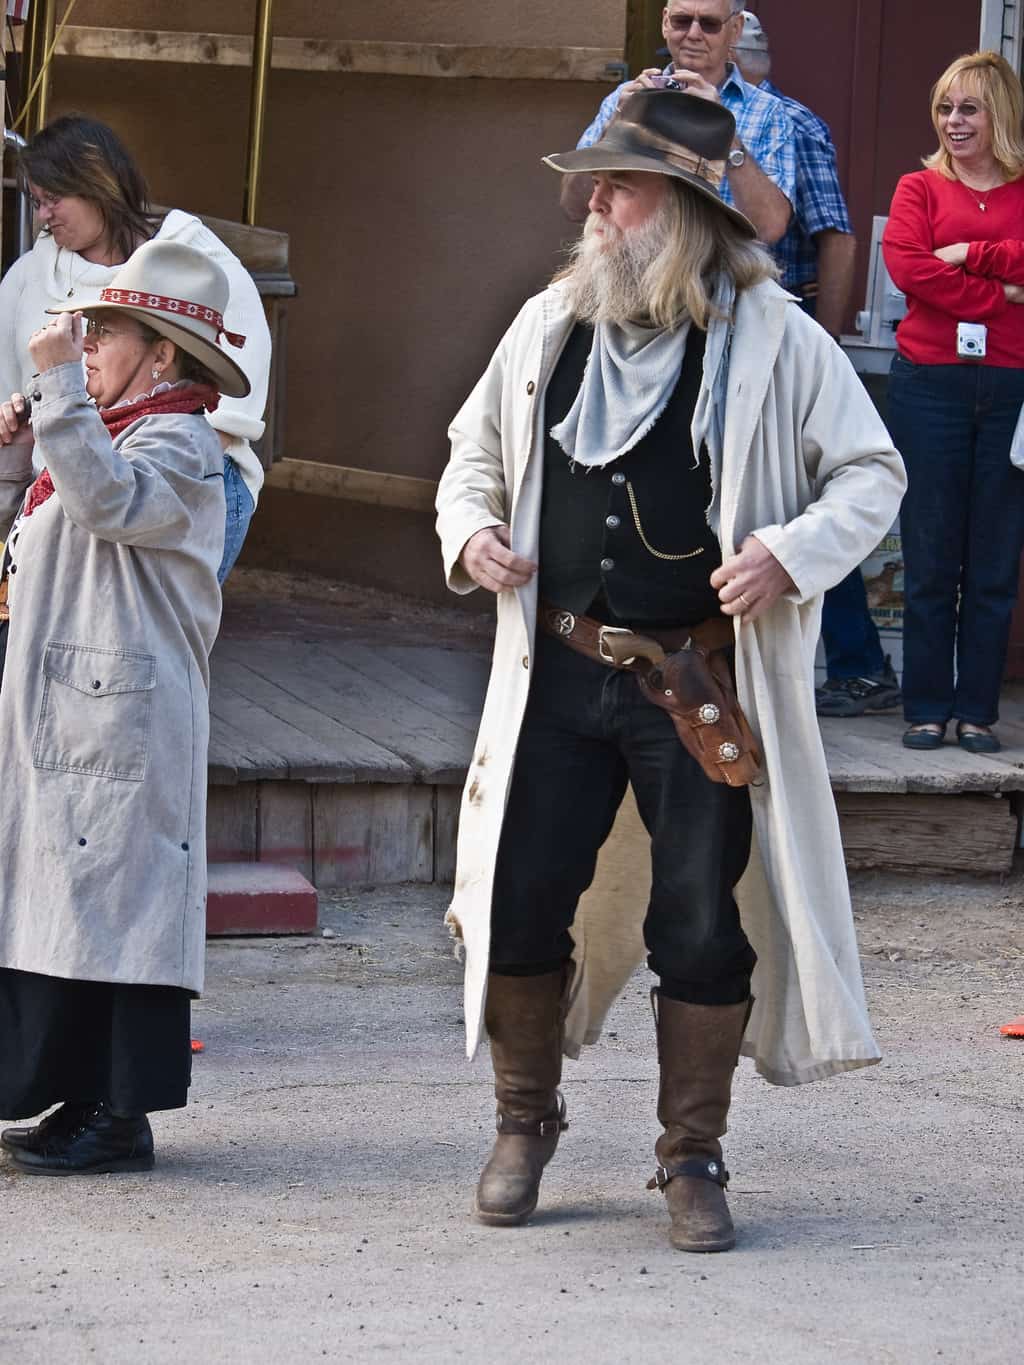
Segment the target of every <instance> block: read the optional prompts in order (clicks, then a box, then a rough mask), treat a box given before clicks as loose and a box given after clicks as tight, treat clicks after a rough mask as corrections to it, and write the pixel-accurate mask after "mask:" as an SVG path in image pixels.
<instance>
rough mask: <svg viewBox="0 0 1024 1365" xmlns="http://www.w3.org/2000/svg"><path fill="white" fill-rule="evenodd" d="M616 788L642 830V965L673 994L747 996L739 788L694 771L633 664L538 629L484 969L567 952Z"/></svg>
mask: <svg viewBox="0 0 1024 1365" xmlns="http://www.w3.org/2000/svg"><path fill="white" fill-rule="evenodd" d="M627 783H632V786H633V792H634V794H635V796H636V803H637V808H638V810H639V812H640V818H641V819H642V820H643V822H644V824H645V825H646V827H647V832H648V833H649V834H650V836H651V892H650V901H649V903H648V906H647V917H646V919H645V921H644V940H645V942H646V945H647V950H648V953H649V957H648V966H649V967H650V968H651V970H652V971H653V972H655V973H656V974H657V975H658V976H659V977H660V978H661V983H662V988H663V989H664V990H665V991H666V992H667V993H668V994H669V995H670V996H671V997H672V998H673V999H676V1000H684V1001H688V1002H689V1003H691V1004H695V1005H729V1004H736V1003H738V1002H739V1001H741V1000H746V999H747V997H748V996H749V994H750V973H751V971H752V970H753V967H754V963H755V962H756V960H757V959H756V955H755V953H754V950H753V948H752V947H751V946H750V943H749V942H748V940H747V937H746V935H745V934H744V932H743V928H742V926H741V924H740V917H739V911H738V910H737V908H736V901H735V899H734V897H733V888H734V887H735V885H736V883H737V882H738V881H739V879H740V877H741V876H742V875H743V871H744V868H745V867H746V865H747V861H748V859H749V857H750V839H751V813H750V797H749V795H748V793H747V789H746V788H745V787H727V786H724V785H722V784H720V783H717V782H712V781H711V780H710V778H708V777H706V776H705V774H704V772H703V770H702V769H701V767H700V765H699V764H698V763H697V762H696V760H695V759H693V758H691V757H690V755H689V754H688V753H687V751H686V750H685V749H684V748H683V746H682V744H680V742H679V738H678V736H677V735H676V732H675V729H674V727H673V725H672V721H671V720H670V719H669V717H668V716H667V715H666V714H665V712H664V711H660V710H659V709H658V708H657V707H656V706H654V705H653V704H652V703H651V702H649V701H647V700H646V699H645V698H644V696H643V694H642V693H641V691H640V688H639V686H638V684H637V680H636V678H635V677H634V676H633V674H632V673H626V672H623V671H620V670H617V669H611V668H606V667H605V666H604V665H603V664H598V663H594V662H592V661H591V660H590V659H587V658H583V657H582V656H581V655H579V654H576V653H574V652H573V650H571V649H569V647H568V646H567V645H564V644H561V643H560V642H559V641H558V640H553V639H550V638H549V637H548V636H546V635H538V637H537V654H536V659H535V667H534V674H533V679H532V683H531V687H530V698H529V701H528V703H527V707H526V716H525V718H524V721H523V728H522V730H521V732H520V735H519V744H518V747H517V749H516V761H515V769H514V772H513V776H512V786H511V789H510V792H509V800H508V806H507V809H506V812H505V822H504V824H503V826H502V833H501V843H500V846H499V850H498V858H497V863H496V867H495V878H494V896H493V901H492V913H491V957H490V961H491V968H492V970H497V971H499V972H505V973H507V974H511V975H532V974H534V973H536V972H539V971H552V970H555V969H557V967H558V966H559V964H560V963H561V962H563V961H564V960H565V959H566V958H567V957H568V956H569V954H570V953H571V952H572V946H573V942H572V938H571V936H570V932H569V931H570V929H571V927H572V922H573V918H574V917H575V914H576V903H577V901H578V900H579V898H580V896H581V895H582V894H583V892H584V891H585V890H586V889H587V887H588V886H589V885H590V883H591V880H592V879H593V876H594V868H595V865H596V861H597V853H598V849H599V848H600V847H601V845H602V844H603V843H604V841H605V839H606V838H607V837H608V834H609V831H610V830H611V827H612V822H613V821H614V819H615V813H616V811H617V810H618V807H619V803H620V802H621V801H622V798H623V796H624V794H625V791H626V785H627ZM471 799H472V797H471ZM490 799H491V800H495V799H499V800H500V795H499V794H498V793H495V792H493V791H492V792H491V794H490Z"/></svg>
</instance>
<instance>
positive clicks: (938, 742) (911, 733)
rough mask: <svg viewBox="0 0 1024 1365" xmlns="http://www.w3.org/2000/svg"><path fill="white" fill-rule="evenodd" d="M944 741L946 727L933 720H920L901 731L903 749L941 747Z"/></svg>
mask: <svg viewBox="0 0 1024 1365" xmlns="http://www.w3.org/2000/svg"><path fill="white" fill-rule="evenodd" d="M945 742H946V727H945V726H944V725H941V726H940V725H939V724H938V722H937V721H936V722H935V727H934V728H933V727H932V723H931V722H930V721H922V722H921V723H920V724H919V725H912V726H911V727H910V729H909V730H905V731H904V732H903V747H904V749H941V748H942V746H943V744H945Z"/></svg>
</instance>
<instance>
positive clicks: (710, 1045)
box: [647, 990, 753, 1251]
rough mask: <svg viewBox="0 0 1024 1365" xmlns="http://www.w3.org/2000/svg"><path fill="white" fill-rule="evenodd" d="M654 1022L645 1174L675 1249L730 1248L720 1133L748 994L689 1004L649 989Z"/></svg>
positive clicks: (732, 1238) (731, 1235)
mask: <svg viewBox="0 0 1024 1365" xmlns="http://www.w3.org/2000/svg"><path fill="white" fill-rule="evenodd" d="M651 1002H652V1004H653V1005H654V1012H655V1019H656V1021H657V1029H658V1064H659V1066H660V1068H661V1086H660V1089H659V1091H658V1118H659V1119H660V1120H661V1122H662V1124H663V1125H664V1128H665V1131H664V1133H662V1135H661V1137H660V1138H659V1139H658V1141H657V1143H656V1145H655V1149H654V1150H655V1155H656V1156H657V1158H658V1162H659V1165H658V1169H657V1171H656V1172H655V1174H654V1178H653V1179H652V1180H649V1181H648V1182H647V1188H648V1189H649V1190H653V1189H660V1190H662V1191H663V1192H664V1195H665V1199H666V1201H667V1203H668V1211H669V1215H670V1217H671V1219H672V1230H671V1233H670V1240H671V1242H672V1245H673V1246H674V1247H676V1248H677V1249H678V1250H679V1251H728V1250H729V1248H730V1247H733V1246H735V1245H736V1233H735V1231H734V1229H733V1225H732V1218H731V1217H730V1215H729V1206H728V1204H727V1203H726V1202H725V1190H726V1187H727V1185H728V1183H729V1172H728V1171H727V1170H726V1169H725V1166H724V1165H723V1162H722V1145H721V1143H720V1142H719V1141H718V1139H719V1138H720V1137H721V1136H722V1135H723V1133H724V1132H725V1131H726V1123H725V1119H726V1115H727V1114H728V1112H729V1100H730V1098H731V1094H732V1073H733V1071H734V1070H735V1069H736V1063H737V1062H738V1060H739V1052H740V1043H741V1042H742V1041H743V1032H744V1030H745V1028H746V1026H747V1019H748V1018H749V1017H750V1008H751V1005H752V1003H753V1002H752V1001H749V1000H746V1001H744V1002H743V1003H742V1004H739V1005H686V1004H683V1003H682V1002H681V1001H679V1000H669V999H667V998H666V997H665V996H663V995H662V994H661V992H660V991H657V990H654V991H652V992H651Z"/></svg>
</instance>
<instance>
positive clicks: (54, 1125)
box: [0, 1100, 96, 1152]
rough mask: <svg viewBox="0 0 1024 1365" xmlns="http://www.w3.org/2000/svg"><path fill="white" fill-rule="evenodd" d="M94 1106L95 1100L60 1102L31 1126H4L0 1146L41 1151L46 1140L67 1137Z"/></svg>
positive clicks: (26, 1150)
mask: <svg viewBox="0 0 1024 1365" xmlns="http://www.w3.org/2000/svg"><path fill="white" fill-rule="evenodd" d="M95 1108H96V1102H95V1100H93V1101H91V1102H90V1103H88V1104H62V1105H61V1106H60V1108H59V1109H55V1110H54V1111H53V1113H52V1114H47V1116H46V1118H45V1119H42V1120H41V1121H40V1122H39V1123H37V1124H35V1125H34V1126H33V1127H31V1128H5V1129H4V1130H3V1132H2V1133H0V1147H4V1148H6V1149H7V1151H8V1152H38V1151H41V1150H42V1148H43V1147H45V1145H46V1144H47V1142H53V1141H55V1140H59V1139H60V1138H65V1137H67V1136H68V1135H69V1134H70V1133H71V1132H72V1131H73V1130H74V1129H75V1128H77V1127H78V1125H79V1123H80V1122H81V1121H82V1119H83V1118H85V1116H86V1115H87V1114H91V1113H92V1112H93V1110H94V1109H95Z"/></svg>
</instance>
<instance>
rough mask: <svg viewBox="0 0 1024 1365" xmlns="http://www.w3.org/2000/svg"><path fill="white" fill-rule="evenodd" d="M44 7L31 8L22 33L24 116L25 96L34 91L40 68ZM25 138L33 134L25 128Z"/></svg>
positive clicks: (21, 109) (20, 94)
mask: <svg viewBox="0 0 1024 1365" xmlns="http://www.w3.org/2000/svg"><path fill="white" fill-rule="evenodd" d="M42 13H43V11H42V7H41V6H36V5H32V6H30V8H29V12H28V17H27V18H26V20H25V27H24V28H23V29H22V31H21V63H20V65H19V67H18V113H19V115H22V114H24V111H25V96H26V95H27V94H28V92H29V91H30V90H31V89H32V86H33V83H34V82H35V78H36V72H37V71H38V70H39V67H38V66H37V65H36V46H37V44H36V36H37V34H38V33H39V31H40V29H41V27H42ZM22 132H23V134H24V136H26V137H28V136H29V135H30V133H31V129H30V128H23V129H22Z"/></svg>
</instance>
